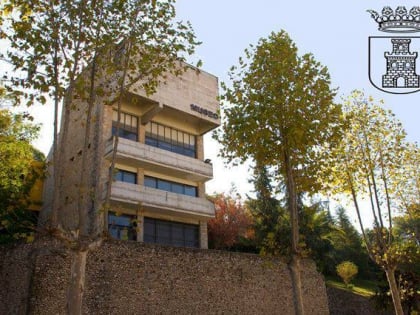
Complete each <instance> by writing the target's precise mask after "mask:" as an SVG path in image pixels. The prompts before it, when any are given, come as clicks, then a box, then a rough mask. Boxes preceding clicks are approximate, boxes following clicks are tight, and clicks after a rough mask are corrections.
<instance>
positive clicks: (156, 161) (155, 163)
mask: <svg viewBox="0 0 420 315" xmlns="http://www.w3.org/2000/svg"><path fill="white" fill-rule="evenodd" d="M112 151H113V140H112V139H111V140H109V141H108V143H107V146H106V150H105V156H107V157H111V156H112ZM116 159H117V161H116V162H118V163H122V164H126V165H129V166H133V167H138V168H144V169H153V170H154V171H156V172H159V173H164V174H167V175H170V176H174V177H178V178H182V179H186V180H191V181H195V182H206V181H208V180H210V179H212V178H213V167H212V165H211V164H209V163H205V162H203V161H201V160H197V159H194V158H191V157H189V156H184V155H181V154H177V153H174V152H170V151H166V150H162V149H159V148H155V147H152V146H149V145H146V144H144V143H140V142H135V141H132V140H128V139H124V138H119V139H118V149H117V158H116Z"/></svg>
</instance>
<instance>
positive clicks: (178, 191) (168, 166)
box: [44, 66, 220, 248]
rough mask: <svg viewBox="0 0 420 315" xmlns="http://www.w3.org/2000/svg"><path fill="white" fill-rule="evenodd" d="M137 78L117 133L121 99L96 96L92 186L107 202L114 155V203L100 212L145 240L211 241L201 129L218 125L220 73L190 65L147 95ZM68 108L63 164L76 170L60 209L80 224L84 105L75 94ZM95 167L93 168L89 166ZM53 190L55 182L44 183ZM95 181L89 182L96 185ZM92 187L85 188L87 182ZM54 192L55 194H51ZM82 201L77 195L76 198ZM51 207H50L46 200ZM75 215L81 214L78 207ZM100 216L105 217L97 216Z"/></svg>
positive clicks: (114, 227)
mask: <svg viewBox="0 0 420 315" xmlns="http://www.w3.org/2000/svg"><path fill="white" fill-rule="evenodd" d="M139 85H140V83H134V84H131V85H130V87H129V88H128V89H127V91H126V92H125V97H124V101H123V102H122V107H121V114H120V126H119V131H118V134H119V137H118V146H117V149H116V152H115V153H116V154H114V150H115V146H114V141H115V134H116V132H117V122H118V113H117V104H116V103H115V104H114V105H105V104H104V103H103V102H102V104H101V102H100V101H99V102H96V104H95V106H96V108H95V109H94V111H93V112H94V113H95V119H94V120H92V121H93V122H94V124H93V126H92V133H91V135H90V138H89V150H90V151H91V152H83V154H90V156H91V159H90V161H91V162H89V163H90V164H89V165H90V167H93V168H95V169H94V170H95V172H93V173H94V174H93V173H92V174H90V175H89V176H90V178H95V181H96V182H94V183H93V186H95V188H94V189H93V190H91V193H96V194H100V197H99V199H100V200H99V202H103V198H105V191H106V190H107V186H108V184H109V175H108V174H109V168H110V165H111V160H112V157H113V156H115V172H114V180H113V181H111V193H110V207H109V209H107V210H106V211H105V214H106V215H105V216H102V219H103V220H104V222H103V223H102V224H105V225H107V226H108V231H109V233H110V235H111V236H113V237H114V238H118V239H131V240H137V241H142V242H147V243H158V244H166V245H174V246H187V247H201V248H207V221H208V220H209V219H210V218H212V217H213V216H214V205H213V204H212V203H211V202H210V201H208V200H207V199H206V195H205V182H206V181H208V180H210V179H211V178H212V176H213V169H212V164H211V162H210V161H209V160H206V158H205V156H204V147H203V135H204V134H205V133H207V132H209V131H210V130H212V129H214V128H216V127H217V126H218V125H219V124H220V118H219V115H218V112H219V103H218V100H217V97H218V80H217V78H216V77H215V76H213V75H211V74H208V73H206V72H204V71H202V70H199V69H196V68H193V67H191V66H187V70H186V71H185V72H184V73H183V74H181V75H179V76H174V75H170V74H169V75H168V77H167V79H166V82H165V83H164V84H161V85H159V87H158V89H157V92H156V93H154V94H153V95H149V96H148V95H147V94H146V93H145V92H144V91H143V90H142V89H141V88H140V87H139ZM74 102H75V106H74V108H73V109H72V111H71V113H70V117H64V116H63V118H62V119H63V120H64V119H69V135H68V137H67V143H66V145H67V150H66V152H67V153H66V157H65V158H64V159H63V160H62V161H63V164H62V165H60V167H65V168H67V169H69V170H70V169H72V170H73V169H74V172H70V173H69V174H67V175H66V191H65V192H63V193H61V194H60V195H61V197H60V200H61V204H60V212H59V216H61V217H66V219H65V221H66V225H67V226H70V229H71V226H75V225H76V223H75V222H76V221H77V219H75V221H74V222H73V223H72V219H71V217H72V216H73V217H74V216H75V213H76V211H75V207H76V206H77V200H76V199H77V198H78V196H80V194H79V195H78V192H79V193H80V187H78V188H75V187H73V186H77V185H72V184H73V183H77V181H78V180H79V179H80V170H81V166H80V163H81V162H80V157H79V155H81V154H80V148H81V147H82V144H83V142H84V138H85V137H84V128H80V126H84V124H85V120H86V117H85V116H86V114H85V112H86V105H84V104H83V102H78V101H77V99H75V101H74ZM91 171H93V170H91ZM46 186H48V188H47V194H44V196H45V195H47V196H46V198H47V199H48V192H51V184H50V185H46ZM91 186H92V185H91ZM90 188H91V187H88V188H85V190H86V189H90ZM50 195H51V194H50ZM79 202H80V200H79ZM45 206H46V207H51V206H52V205H51V197H50V198H49V202H45ZM76 216H77V214H76ZM99 217H101V216H99Z"/></svg>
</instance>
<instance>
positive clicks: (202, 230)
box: [200, 221, 209, 249]
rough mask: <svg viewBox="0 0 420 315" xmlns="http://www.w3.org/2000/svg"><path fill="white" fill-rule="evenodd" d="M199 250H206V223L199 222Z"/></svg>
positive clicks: (207, 244)
mask: <svg viewBox="0 0 420 315" xmlns="http://www.w3.org/2000/svg"><path fill="white" fill-rule="evenodd" d="M200 248H203V249H208V248H209V241H208V235H207V221H200Z"/></svg>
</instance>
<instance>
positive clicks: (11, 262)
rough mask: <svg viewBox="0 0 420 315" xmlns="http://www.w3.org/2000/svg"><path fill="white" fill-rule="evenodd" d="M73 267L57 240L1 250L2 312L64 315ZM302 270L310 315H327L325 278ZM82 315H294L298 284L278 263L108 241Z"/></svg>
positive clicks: (91, 259) (308, 265)
mask: <svg viewBox="0 0 420 315" xmlns="http://www.w3.org/2000/svg"><path fill="white" fill-rule="evenodd" d="M70 261H71V253H70V252H69V251H67V250H65V249H64V248H62V247H60V246H59V245H58V244H53V243H51V242H48V243H39V244H38V245H30V246H29V245H25V246H23V247H18V248H16V249H5V248H0V280H1V282H0V283H1V285H0V314H63V313H64V309H65V290H66V285H67V281H68V276H69V270H70V267H69V266H70ZM302 266H303V271H302V280H303V293H304V299H305V311H306V314H328V313H329V311H328V302H327V295H326V289H325V285H324V282H323V279H322V277H321V276H320V275H319V274H318V273H317V272H316V269H315V265H314V263H313V262H311V261H304V262H303V263H302ZM32 271H33V272H32ZM27 292H30V298H29V299H27V296H25V293H27ZM83 314H286V315H287V314H294V310H293V296H292V283H291V280H290V273H289V270H288V268H287V266H286V265H285V264H284V263H283V262H281V261H279V260H270V259H265V258H261V257H259V256H257V255H250V254H239V253H230V252H219V251H209V250H198V249H197V250H195V249H182V248H170V247H159V246H152V245H145V244H141V243H136V242H118V241H108V242H105V243H104V244H103V245H102V246H101V247H100V248H99V249H97V250H96V251H94V252H90V253H89V255H88V260H87V275H86V286H85V295H84V306H83Z"/></svg>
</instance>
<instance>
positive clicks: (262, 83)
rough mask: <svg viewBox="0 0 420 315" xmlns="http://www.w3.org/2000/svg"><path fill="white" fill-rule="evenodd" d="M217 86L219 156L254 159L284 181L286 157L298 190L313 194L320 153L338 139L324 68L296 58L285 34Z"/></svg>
mask: <svg viewBox="0 0 420 315" xmlns="http://www.w3.org/2000/svg"><path fill="white" fill-rule="evenodd" d="M229 76H230V79H231V82H232V87H228V86H227V85H226V84H222V89H223V91H224V93H223V94H222V96H221V99H222V100H223V101H224V102H223V104H222V108H223V114H224V115H223V122H222V126H221V128H220V129H219V130H218V131H217V132H216V133H215V134H214V137H215V138H216V139H217V140H218V141H219V142H220V143H221V144H222V145H223V149H222V150H221V155H222V157H224V158H226V159H227V161H228V162H233V163H238V162H243V161H245V160H247V159H254V160H255V161H256V162H257V163H259V164H260V165H264V166H272V167H274V168H275V171H276V176H277V177H285V168H284V162H283V161H284V154H285V153H288V154H289V155H290V156H291V163H292V166H293V170H294V172H295V173H296V174H295V178H296V181H297V184H298V186H299V187H301V188H300V189H299V191H306V192H309V191H311V192H314V190H311V189H309V188H314V189H315V188H317V187H319V182H317V181H316V176H315V175H316V169H318V168H319V167H318V163H322V161H323V159H322V156H323V155H324V154H327V153H326V152H325V150H321V149H320V148H321V147H323V146H329V145H331V144H332V142H334V141H336V140H338V137H337V135H338V132H339V130H338V129H339V128H338V125H339V115H340V108H339V106H335V105H334V104H333V97H334V92H333V91H331V89H330V87H329V84H330V77H329V74H328V71H327V68H326V67H323V66H322V65H321V64H320V63H318V62H317V61H316V60H315V59H314V57H313V56H312V55H311V54H305V55H303V56H299V55H298V54H297V47H296V46H295V44H294V43H293V41H292V40H291V39H290V38H289V36H288V35H287V34H286V32H284V31H281V32H279V33H272V34H271V35H270V36H269V38H268V39H260V41H259V42H258V44H257V46H255V47H254V46H250V48H249V49H246V50H245V57H244V58H242V57H241V58H240V59H239V65H238V66H233V67H232V68H231V71H230V73H229Z"/></svg>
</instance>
